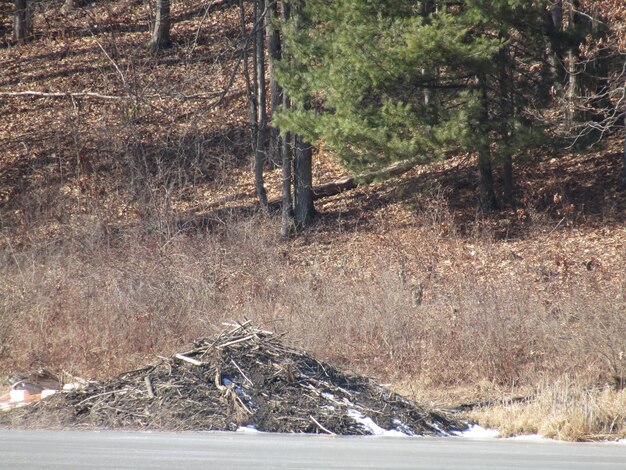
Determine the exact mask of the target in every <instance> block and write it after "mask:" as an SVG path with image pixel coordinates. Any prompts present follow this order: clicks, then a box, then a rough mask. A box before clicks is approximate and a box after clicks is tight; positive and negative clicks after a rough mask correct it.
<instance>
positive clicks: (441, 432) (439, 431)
mask: <svg viewBox="0 0 626 470" xmlns="http://www.w3.org/2000/svg"><path fill="white" fill-rule="evenodd" d="M428 424H429V425H430V426H431V427H432V428H433V429H435V430H436V431H437V432H438V433H439V434H440V435H441V436H449V435H450V434H448V433H447V432H446V431H444V430H443V429H441V426H439V424H438V423H436V422H434V421H432V422H429V423H428Z"/></svg>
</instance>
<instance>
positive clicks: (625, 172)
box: [619, 83, 626, 191]
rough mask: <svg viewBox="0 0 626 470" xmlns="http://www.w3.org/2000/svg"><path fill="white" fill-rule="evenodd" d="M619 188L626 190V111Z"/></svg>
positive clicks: (625, 88)
mask: <svg viewBox="0 0 626 470" xmlns="http://www.w3.org/2000/svg"><path fill="white" fill-rule="evenodd" d="M624 96H626V83H625V84H624ZM619 188H620V190H621V191H626V112H625V113H624V158H623V160H622V178H621V181H620V185H619Z"/></svg>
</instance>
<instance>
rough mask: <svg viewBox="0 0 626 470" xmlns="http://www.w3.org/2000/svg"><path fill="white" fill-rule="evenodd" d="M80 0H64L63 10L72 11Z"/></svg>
mask: <svg viewBox="0 0 626 470" xmlns="http://www.w3.org/2000/svg"><path fill="white" fill-rule="evenodd" d="M79 2H80V0H65V3H64V4H63V11H72V10H74V9H76V8H78V4H79Z"/></svg>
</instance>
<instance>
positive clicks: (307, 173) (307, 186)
mask: <svg viewBox="0 0 626 470" xmlns="http://www.w3.org/2000/svg"><path fill="white" fill-rule="evenodd" d="M295 151H296V156H295V159H294V164H293V173H294V175H293V177H294V219H295V225H296V229H297V230H302V229H304V228H305V227H307V226H308V225H309V223H310V221H311V219H312V218H313V216H314V215H315V207H314V206H313V171H312V161H313V148H312V147H311V145H310V144H308V143H307V142H305V141H304V139H303V138H302V137H301V136H298V137H296V149H295Z"/></svg>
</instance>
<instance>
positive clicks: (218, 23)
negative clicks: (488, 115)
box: [0, 1, 626, 440]
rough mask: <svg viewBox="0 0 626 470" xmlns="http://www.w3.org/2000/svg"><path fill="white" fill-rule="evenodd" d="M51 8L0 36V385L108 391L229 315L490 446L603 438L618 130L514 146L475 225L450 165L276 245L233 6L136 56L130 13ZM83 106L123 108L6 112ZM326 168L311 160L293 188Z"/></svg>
mask: <svg viewBox="0 0 626 470" xmlns="http://www.w3.org/2000/svg"><path fill="white" fill-rule="evenodd" d="M62 3H63V2H41V4H38V8H39V9H38V10H36V12H35V17H34V18H35V25H34V26H35V31H37V35H36V36H35V37H34V38H33V39H32V40H31V41H29V42H27V43H26V44H23V45H20V46H19V47H18V46H16V44H14V43H13V42H12V40H11V39H10V35H9V32H8V31H9V30H10V17H9V16H8V15H4V16H2V17H1V18H0V19H1V20H2V21H3V24H4V25H5V28H4V29H3V30H4V31H5V32H6V37H5V41H4V45H3V46H2V47H0V70H1V71H2V72H1V75H0V93H3V94H0V116H1V119H2V120H3V124H2V125H1V126H0V378H2V377H4V376H8V375H9V374H10V373H12V372H13V371H15V370H22V369H32V368H36V367H38V366H45V367H47V368H50V369H52V370H56V371H59V372H61V371H65V372H67V373H68V374H71V375H73V376H82V377H93V378H99V379H104V378H110V377H112V376H114V375H116V374H118V373H120V372H122V371H125V370H132V369H134V368H136V367H137V366H139V365H143V364H144V363H145V362H146V361H147V360H150V359H152V358H153V357H154V356H155V355H161V356H167V355H171V354H173V353H175V352H177V349H178V348H179V347H180V346H181V345H182V344H185V343H189V342H191V341H192V340H194V339H196V338H198V337H202V336H212V335H214V334H215V333H216V332H218V331H220V330H221V322H224V321H231V320H243V319H250V320H252V321H253V322H255V323H256V324H259V325H262V326H263V327H264V328H267V329H270V330H273V331H276V332H286V333H287V337H286V338H287V341H288V343H289V344H291V345H293V346H295V347H297V348H302V349H304V350H306V351H309V352H310V353H311V354H313V355H315V356H316V357H318V358H320V359H321V360H324V361H327V362H329V363H331V364H334V365H336V366H338V367H342V368H346V369H349V370H352V371H354V372H359V373H365V374H370V375H373V376H375V377H376V378H377V380H379V381H381V382H388V383H391V384H392V388H394V389H395V390H398V391H400V392H402V393H405V394H407V395H409V396H410V397H411V398H413V399H415V400H417V401H418V402H421V403H424V404H428V405H431V406H434V407H438V408H444V409H445V408H451V407H455V406H458V405H459V404H465V405H467V406H466V407H464V410H466V411H465V412H466V413H467V415H466V416H467V417H468V418H469V419H473V420H477V421H478V422H479V423H481V424H483V425H484V426H493V427H497V428H498V429H499V430H500V431H501V433H502V434H503V435H514V434H518V433H540V434H544V435H546V436H549V437H555V438H559V439H567V440H586V439H593V438H602V439H605V438H609V439H614V438H619V437H621V438H624V437H626V392H625V387H626V192H624V191H620V190H619V186H620V181H621V171H622V162H623V145H624V144H623V137H622V136H621V135H620V134H619V133H618V132H615V133H612V131H611V132H609V131H607V135H606V136H605V137H604V138H603V139H602V140H601V141H600V142H599V143H597V144H596V145H595V146H594V147H591V148H587V147H585V148H584V149H582V150H577V149H575V148H574V147H572V146H570V144H571V142H565V141H562V140H558V138H557V137H554V136H553V135H551V136H549V138H548V139H547V140H546V141H544V142H542V144H541V145H540V146H536V147H533V148H532V149H531V150H527V151H526V150H525V151H524V153H523V157H519V158H518V159H516V186H515V189H514V193H513V196H514V199H515V201H516V203H515V204H508V205H505V206H503V208H500V209H498V210H492V211H487V210H483V209H481V208H480V207H479V206H480V200H479V199H480V198H479V195H480V181H479V178H478V177H477V172H476V165H477V154H476V153H474V152H473V151H469V150H468V151H463V152H460V151H459V152H458V153H455V154H454V155H446V158H445V159H440V160H438V161H436V162H434V163H430V162H428V164H426V163H424V164H423V165H421V164H420V165H416V166H415V167H414V168H412V169H411V170H409V171H407V172H405V173H404V174H402V175H400V176H396V177H393V178H390V179H386V180H382V181H375V182H373V183H371V184H368V185H365V184H363V185H359V186H357V187H356V188H353V189H351V190H348V191H345V192H341V193H339V194H334V195H331V196H328V197H325V198H321V199H319V200H317V201H316V210H317V215H316V216H315V217H314V218H312V219H311V221H310V224H309V225H308V227H306V228H305V229H302V230H300V231H299V233H298V234H297V235H296V236H288V237H286V236H283V235H284V227H285V221H284V214H282V215H281V214H280V213H279V211H277V210H274V208H275V207H277V205H278V202H279V201H280V199H281V182H282V181H283V174H282V173H281V168H277V167H276V166H275V165H274V166H272V165H269V164H268V165H267V166H266V167H265V174H264V181H263V183H264V186H265V189H266V191H267V197H268V200H269V206H268V208H267V209H263V208H261V207H260V206H259V202H258V198H257V194H258V191H257V189H256V188H255V180H254V177H253V176H252V171H251V170H252V165H253V162H254V158H255V145H256V144H255V142H256V140H255V138H254V135H253V133H252V132H251V129H250V125H249V108H248V102H247V100H246V83H245V79H244V77H242V76H241V74H237V75H232V70H233V68H234V67H236V66H237V63H238V61H239V49H238V47H237V44H239V43H240V42H241V41H242V38H244V37H245V35H246V34H247V32H246V31H243V32H242V30H241V28H240V20H241V16H240V15H241V14H242V11H243V15H244V19H246V21H247V23H246V24H247V25H248V26H250V22H251V21H252V15H253V14H254V13H253V11H252V10H251V8H248V7H246V8H244V9H243V10H240V9H239V7H238V6H237V5H235V4H234V2H231V3H233V5H230V4H227V5H225V6H223V7H220V8H219V9H216V10H211V12H210V13H209V10H208V9H206V12H207V13H206V14H205V15H203V14H202V12H204V11H205V10H204V9H203V8H204V7H206V5H205V3H202V2H197V4H196V3H194V4H193V5H191V4H190V5H182V3H184V2H173V3H172V8H173V13H172V15H173V17H174V18H175V19H176V21H175V22H174V24H173V27H172V35H171V40H172V44H173V45H172V47H171V48H170V49H169V50H168V51H166V52H163V53H160V54H156V55H155V54H154V52H151V51H150V50H149V48H148V47H144V46H145V44H147V43H148V40H149V36H150V35H149V31H150V28H149V23H150V19H151V18H152V15H153V11H152V10H151V9H150V7H149V5H148V2H121V1H119V2H118V1H114V2H93V3H90V4H89V7H85V8H84V9H81V10H78V11H65V12H64V13H61V7H62ZM179 3H180V4H179ZM224 3H228V2H224ZM5 5H6V2H5V3H4V4H2V3H0V6H1V7H5ZM3 11H5V10H3ZM198 12H200V13H198ZM70 20H71V21H70ZM68 24H69V25H71V26H67V25H68ZM0 39H1V38H0ZM0 42H2V41H1V40H0ZM144 43H145V44H144ZM138 45H140V46H138ZM225 89H228V93H227V94H224V95H223V96H222V95H221V93H222V92H223V91H224V90H225ZM85 90H89V92H93V93H97V94H99V95H101V96H110V97H120V96H123V97H124V99H117V98H115V99H103V98H98V97H95V96H91V97H87V96H83V97H81V96H74V97H71V96H60V97H57V96H36V95H33V94H31V95H29V96H24V95H19V93H20V92H27V91H37V92H41V93H48V94H50V93H55V92H59V93H61V94H62V93H66V92H68V93H69V92H85ZM294 130H297V129H296V127H295V124H294ZM550 141H551V142H550ZM554 144H556V145H554ZM470 150H472V149H470ZM349 174H350V173H348V172H347V170H345V169H344V168H343V167H341V166H339V164H338V162H337V159H336V158H335V155H334V154H333V152H332V149H329V148H327V147H325V146H324V145H320V146H319V147H318V148H317V149H316V153H315V158H314V159H313V165H312V181H313V185H314V187H315V186H318V185H321V184H326V183H333V182H337V181H340V180H341V178H345V177H346V176H348V175H349ZM503 177H504V175H503V174H501V172H499V170H494V178H495V187H496V188H498V187H501V186H502V182H503V181H502V180H503ZM272 204H274V205H272ZM281 229H283V235H281ZM485 403H488V406H487V405H485ZM481 404H482V405H484V406H481Z"/></svg>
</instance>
